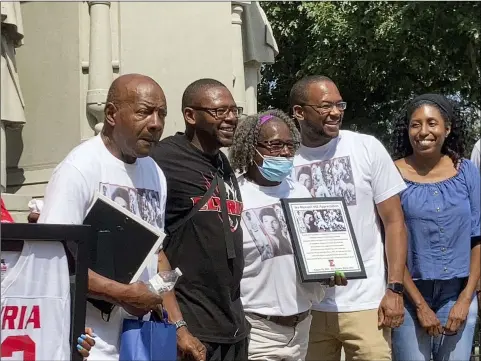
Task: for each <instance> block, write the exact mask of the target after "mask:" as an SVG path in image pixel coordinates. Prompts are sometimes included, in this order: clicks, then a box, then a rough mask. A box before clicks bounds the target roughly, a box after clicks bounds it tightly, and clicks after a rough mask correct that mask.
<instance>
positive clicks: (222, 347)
mask: <svg viewBox="0 0 481 361" xmlns="http://www.w3.org/2000/svg"><path fill="white" fill-rule="evenodd" d="M202 343H203V344H204V346H205V347H206V348H207V358H206V361H247V360H248V346H249V339H248V338H247V337H246V338H245V339H243V340H241V341H239V342H237V343H227V344H226V343H212V342H202ZM190 360H191V359H181V361H190Z"/></svg>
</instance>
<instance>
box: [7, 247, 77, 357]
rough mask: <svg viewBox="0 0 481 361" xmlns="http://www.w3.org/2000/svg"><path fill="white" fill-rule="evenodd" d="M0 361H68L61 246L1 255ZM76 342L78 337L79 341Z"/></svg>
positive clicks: (67, 317)
mask: <svg viewBox="0 0 481 361" xmlns="http://www.w3.org/2000/svg"><path fill="white" fill-rule="evenodd" d="M2 261H3V262H2V296H1V299H2V332H1V334H2V345H1V351H2V354H1V359H2V361H14V360H15V361H17V360H22V361H47V360H48V361H51V360H58V361H65V360H70V339H69V338H70V281H69V273H68V265H67V257H66V255H65V251H64V248H63V245H62V244H61V243H60V242H24V246H23V249H22V252H5V251H2ZM79 336H80V335H79Z"/></svg>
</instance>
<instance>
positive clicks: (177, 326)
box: [175, 320, 187, 331]
mask: <svg viewBox="0 0 481 361" xmlns="http://www.w3.org/2000/svg"><path fill="white" fill-rule="evenodd" d="M181 327H187V322H185V321H184V320H179V321H177V322H176V323H175V330H176V331H177V330H178V329H179V328H181Z"/></svg>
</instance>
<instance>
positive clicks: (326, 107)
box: [301, 102, 347, 113]
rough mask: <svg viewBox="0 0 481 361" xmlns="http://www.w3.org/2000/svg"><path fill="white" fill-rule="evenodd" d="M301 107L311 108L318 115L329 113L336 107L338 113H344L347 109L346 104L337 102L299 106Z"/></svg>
mask: <svg viewBox="0 0 481 361" xmlns="http://www.w3.org/2000/svg"><path fill="white" fill-rule="evenodd" d="M301 105H302V106H307V107H311V108H313V109H314V110H315V111H316V112H318V113H329V112H330V111H331V110H332V109H333V108H334V107H336V108H337V109H338V110H339V111H344V110H346V108H347V103H346V102H338V103H328V102H326V103H323V104H320V105H318V104H301Z"/></svg>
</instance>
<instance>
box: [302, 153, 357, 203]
mask: <svg viewBox="0 0 481 361" xmlns="http://www.w3.org/2000/svg"><path fill="white" fill-rule="evenodd" d="M295 177H296V181H298V182H299V183H300V184H302V185H304V186H305V187H306V188H307V189H308V190H309V192H311V195H312V196H313V197H344V199H345V200H346V204H347V205H348V206H353V205H356V187H355V184H354V176H353V173H352V166H351V160H350V157H339V158H333V159H330V160H326V161H322V162H315V163H310V164H305V165H301V166H297V167H296V168H295Z"/></svg>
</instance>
